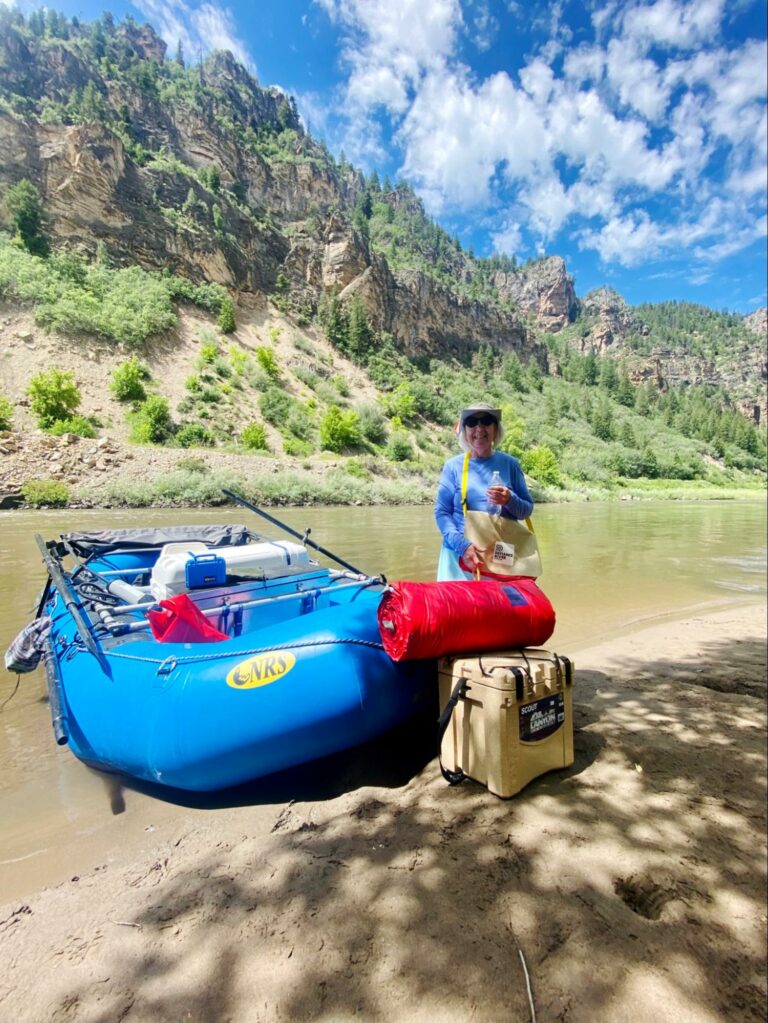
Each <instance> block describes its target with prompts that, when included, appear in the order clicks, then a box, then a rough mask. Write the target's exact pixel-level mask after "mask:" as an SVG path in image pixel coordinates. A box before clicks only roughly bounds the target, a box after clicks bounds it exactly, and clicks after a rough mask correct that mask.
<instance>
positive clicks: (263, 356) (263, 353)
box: [256, 345, 280, 380]
mask: <svg viewBox="0 0 768 1023" xmlns="http://www.w3.org/2000/svg"><path fill="white" fill-rule="evenodd" d="M256 361H257V362H258V364H259V366H261V368H262V369H263V370H264V372H265V373H266V374H267V376H268V377H269V379H270V380H277V378H278V377H279V376H280V369H279V368H278V365H277V359H276V358H275V353H274V352H273V351H272V349H271V348H265V347H264V346H263V345H262V346H261V347H259V348H257V349H256Z"/></svg>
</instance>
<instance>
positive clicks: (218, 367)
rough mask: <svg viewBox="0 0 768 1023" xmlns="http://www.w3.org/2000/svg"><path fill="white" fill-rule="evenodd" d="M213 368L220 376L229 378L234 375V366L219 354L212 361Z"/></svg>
mask: <svg viewBox="0 0 768 1023" xmlns="http://www.w3.org/2000/svg"><path fill="white" fill-rule="evenodd" d="M211 369H212V370H213V372H214V373H215V374H216V375H217V376H220V377H224V378H225V379H226V378H229V377H231V376H232V367H231V366H230V365H229V363H228V362H227V360H226V359H225V358H223V356H221V355H218V356H217V357H216V358H215V359H214V360H213V362H212V363H211Z"/></svg>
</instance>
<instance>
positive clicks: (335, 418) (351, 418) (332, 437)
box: [320, 405, 361, 454]
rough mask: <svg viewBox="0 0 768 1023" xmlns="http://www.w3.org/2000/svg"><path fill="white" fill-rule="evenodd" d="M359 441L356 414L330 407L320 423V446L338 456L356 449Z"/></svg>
mask: <svg viewBox="0 0 768 1023" xmlns="http://www.w3.org/2000/svg"><path fill="white" fill-rule="evenodd" d="M360 441H361V436H360V417H359V416H358V414H357V412H355V411H353V410H349V411H347V412H343V411H342V410H341V409H340V408H339V406H338V405H331V406H330V408H329V409H328V411H327V412H326V413H325V415H324V416H323V420H322V422H321V423H320V444H321V446H322V447H323V448H325V449H326V450H328V451H335V452H336V453H337V454H339V453H341V452H342V451H346V450H347V449H349V448H354V447H358V446H359V444H360Z"/></svg>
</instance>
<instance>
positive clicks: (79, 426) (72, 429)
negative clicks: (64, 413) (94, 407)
mask: <svg viewBox="0 0 768 1023" xmlns="http://www.w3.org/2000/svg"><path fill="white" fill-rule="evenodd" d="M45 432H46V433H50V434H51V435H52V436H54V437H61V436H62V435H63V434H65V433H73V434H74V435H75V436H76V437H95V436H96V428H95V427H94V425H93V423H92V422H91V421H90V419H86V418H85V416H71V417H70V418H69V419H57V420H56V422H54V423H51V425H50V426H49V427H47V429H46V431H45Z"/></svg>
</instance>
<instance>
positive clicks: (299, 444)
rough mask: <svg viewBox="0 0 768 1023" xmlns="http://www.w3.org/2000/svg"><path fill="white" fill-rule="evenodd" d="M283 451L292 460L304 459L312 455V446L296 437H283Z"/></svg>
mask: <svg viewBox="0 0 768 1023" xmlns="http://www.w3.org/2000/svg"><path fill="white" fill-rule="evenodd" d="M283 451H284V452H285V453H286V455H291V456H292V457H293V458H305V457H306V456H307V455H311V454H312V445H311V444H310V443H309V441H306V440H300V439H299V438H298V437H283Z"/></svg>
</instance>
